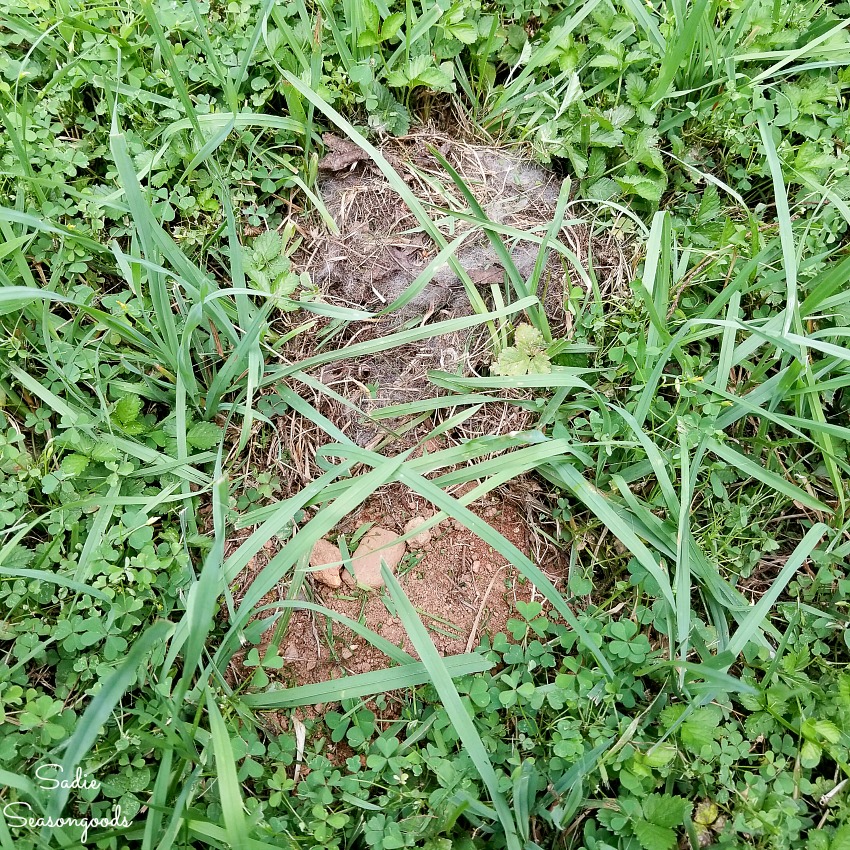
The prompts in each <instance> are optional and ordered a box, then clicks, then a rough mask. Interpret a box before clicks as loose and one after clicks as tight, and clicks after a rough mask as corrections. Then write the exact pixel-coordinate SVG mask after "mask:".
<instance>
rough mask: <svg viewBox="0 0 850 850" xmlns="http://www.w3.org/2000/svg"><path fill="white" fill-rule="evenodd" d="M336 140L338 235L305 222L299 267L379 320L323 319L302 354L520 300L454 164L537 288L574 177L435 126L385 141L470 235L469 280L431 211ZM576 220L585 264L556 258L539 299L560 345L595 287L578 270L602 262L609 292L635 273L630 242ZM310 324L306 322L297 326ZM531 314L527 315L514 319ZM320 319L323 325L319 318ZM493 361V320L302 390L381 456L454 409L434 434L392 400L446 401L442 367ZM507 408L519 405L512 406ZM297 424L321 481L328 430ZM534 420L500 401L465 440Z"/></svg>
mask: <svg viewBox="0 0 850 850" xmlns="http://www.w3.org/2000/svg"><path fill="white" fill-rule="evenodd" d="M325 141H326V147H327V151H328V152H327V154H326V156H325V158H324V159H323V160H322V161H321V162H320V176H319V180H318V182H317V190H318V194H319V195H320V196H321V198H322V199H323V202H324V205H325V208H326V211H327V214H328V215H329V216H330V217H331V218H332V219H333V221H334V222H335V224H336V227H337V228H338V232H334V231H333V228H331V227H329V226H328V224H327V217H325V218H323V217H322V216H320V215H319V214H318V213H315V214H314V215H313V216H312V217H310V218H309V219H307V220H306V221H304V220H300V221H299V222H298V228H299V231H300V233H301V235H302V243H301V245H300V248H299V249H298V251H297V252H296V253H295V254H294V255H293V258H292V259H293V264H294V267H295V268H296V269H297V270H298V271H299V272H301V271H304V272H308V273H309V274H310V276H311V278H312V281H313V283H314V285H316V286H317V288H318V290H319V292H320V293H321V297H322V299H323V300H324V301H325V302H327V303H328V304H333V305H336V306H340V307H348V308H355V309H358V310H368V311H370V312H372V313H373V314H374V316H375V318H373V319H370V320H366V321H352V322H349V323H347V324H346V325H345V326H344V327H339V326H337V325H335V324H334V323H333V322H330V321H325V320H320V321H318V322H317V323H316V325H315V328H314V330H312V331H311V332H310V333H309V334H307V335H303V334H302V335H301V336H302V337H304V336H306V337H308V338H307V339H306V340H302V341H299V339H298V338H296V339H295V340H293V343H294V345H293V346H290V347H289V349H288V350H287V357H288V359H290V360H292V361H297V360H300V359H303V358H304V357H307V356H309V355H310V354H312V353H315V350H316V349H323V348H324V347H326V346H327V345H328V344H330V345H332V346H333V347H335V348H339V347H342V346H347V345H351V344H356V343H361V342H367V341H370V340H376V339H379V338H383V337H386V336H387V335H388V334H390V333H394V332H398V331H402V330H406V329H413V328H418V327H421V326H427V325H432V324H434V323H437V322H441V321H446V320H450V319H459V318H463V317H467V316H471V315H473V313H474V312H475V308H474V306H473V301H474V302H476V303H477V305H478V307H479V309H480V308H481V307H482V306H483V307H484V308H485V309H492V308H494V307H495V306H498V305H500V304H501V303H508V302H510V301H512V300H516V299H517V297H518V295H517V293H516V292H514V291H513V289H514V287H513V284H512V283H510V282H509V280H508V278H506V269H505V268H504V264H503V262H502V259H501V258H500V255H499V254H498V252H497V250H496V249H495V248H494V247H493V245H492V244H491V242H490V239H489V238H488V236H487V233H486V232H485V230H484V229H483V228H481V227H480V225H479V224H478V223H476V222H475V221H470V220H469V216H470V215H474V210H473V206H472V205H471V204H470V202H469V200H468V199H467V198H466V197H465V196H464V194H463V191H462V190H461V189H460V188H458V187H457V186H456V185H455V183H454V182H453V180H452V177H451V175H450V173H449V171H448V170H447V169H446V167H445V166H444V165H443V163H442V162H441V160H440V158H441V157H443V158H445V160H446V161H447V162H448V163H449V165H450V167H451V168H453V169H454V170H455V171H456V172H457V173H458V174H459V175H460V176H461V177H462V178H463V180H464V182H465V184H466V186H467V187H468V189H469V191H470V192H471V193H472V194H473V195H474V197H475V198H476V200H477V203H478V204H479V205H480V207H481V209H482V210H483V212H484V215H485V216H486V218H487V219H489V220H490V221H491V222H494V223H496V224H497V225H499V226H500V227H501V228H503V231H502V235H501V239H502V240H503V242H504V243H505V246H506V248H507V250H508V253H509V254H510V256H511V259H512V261H513V263H514V265H515V266H516V268H517V270H518V271H519V274H520V276H521V277H522V279H523V281H528V280H529V279H530V278H531V276H532V273H533V271H534V268H535V263H536V261H537V258H538V253H539V243H540V240H541V239H542V238H543V237H544V235H545V234H546V232H547V229H548V227H549V226H550V223H551V221H552V220H553V217H554V215H555V210H556V205H557V201H558V195H559V191H560V181H559V180H558V179H557V178H556V177H555V175H554V174H552V172H550V171H547V170H546V169H544V168H542V167H541V166H539V165H537V164H535V163H534V162H531V161H529V160H528V159H527V158H524V157H523V156H522V155H521V154H520V152H517V151H515V150H512V149H507V148H499V147H494V146H492V145H486V144H480V143H468V142H465V141H461V140H458V139H457V138H452V137H450V136H448V135H445V134H441V133H437V132H432V131H428V130H425V129H420V130H418V131H417V132H416V133H415V134H411V135H409V136H407V137H404V138H401V139H388V140H386V141H385V142H384V143H383V144H381V145H380V148H379V149H380V153H381V155H382V156H383V158H384V159H385V160H386V161H387V162H388V163H389V164H390V165H391V166H392V168H393V169H395V171H396V173H397V174H398V175H399V177H400V179H401V180H403V182H404V183H405V185H406V186H407V188H408V189H409V190H410V192H411V193H412V195H413V196H414V197H415V198H416V199H417V201H418V202H419V204H421V205H422V207H423V208H424V209H425V210H426V212H427V213H428V215H429V216H430V218H431V220H432V221H433V222H434V225H435V227H436V228H437V229H438V230H439V231H440V233H441V234H442V236H443V238H444V239H445V240H446V241H447V242H449V243H451V242H453V241H454V240H460V244H459V247H457V249H456V251H455V253H454V257H455V259H456V261H457V263H458V264H459V267H460V268H461V269H462V270H463V274H459V269H458V267H457V266H453V265H452V263H451V262H450V261H449V260H447V259H446V260H444V261H442V262H440V263H439V264H436V263H434V260H435V258H436V257H437V255H438V246H437V244H436V242H435V241H434V240H433V239H432V238H431V237H430V236H429V235H428V234H426V233H425V232H423V228H422V225H421V224H420V222H419V220H418V219H417V216H416V215H415V214H414V213H413V212H412V211H411V210H410V209H409V208H408V206H407V205H406V204H405V203H404V201H403V200H402V199H401V197H400V196H399V193H398V192H397V191H396V189H395V188H394V187H393V185H392V184H391V182H390V180H389V179H388V178H387V176H386V175H385V174H384V173H383V172H382V171H381V170H380V168H378V166H377V165H376V164H375V163H374V162H372V161H371V160H370V159H369V158H368V157H366V156H364V154H363V152H362V151H361V150H360V149H359V148H358V147H357V146H356V145H353V144H352V143H351V142H348V141H346V140H344V139H341V138H339V137H336V136H333V135H330V134H328V135H327V136H326V139H325ZM450 211H451V212H455V213H459V214H460V217H458V216H455V215H451V214H450ZM575 212H576V210H575V209H571V210H570V211H569V213H568V215H567V217H566V223H565V224H564V226H563V227H562V228H561V231H560V232H559V234H558V238H559V240H560V241H561V243H562V244H563V245H564V246H565V247H566V249H567V250H568V252H569V253H571V254H572V257H573V258H574V260H573V259H570V258H569V257H567V256H565V255H564V254H561V253H558V252H556V251H550V252H549V254H548V255H547V257H546V258H545V263H544V265H543V269H542V273H541V276H540V279H539V283H538V286H537V292H536V294H537V295H538V297H539V298H540V299H541V301H542V302H543V303H544V305H545V309H546V314H547V318H548V322H549V325H550V327H551V329H552V333H553V336H554V337H555V338H559V337H569V335H570V331H571V314H570V313H569V311H568V310H567V309H566V307H565V291H566V289H567V288H568V287H569V286H571V285H575V284H578V283H581V281H582V276H581V273H580V272H579V271H578V270H577V268H576V266H575V264H574V263H575V262H577V263H578V265H580V266H581V267H582V268H583V269H584V268H587V267H589V265H590V264H591V262H592V265H593V267H594V268H595V270H596V276H597V279H598V280H599V282H600V289H601V290H603V291H604V290H606V288H608V286H609V284H610V285H615V282H614V283H612V281H613V278H614V277H618V278H621V277H622V275H623V273H624V270H625V268H626V264H625V263H624V261H623V257H622V252H621V251H620V250H619V249H618V246H617V245H615V244H614V243H611V244H609V242H610V240H607V241H606V240H600V239H598V238H595V237H593V236H592V235H591V230H590V228H589V227H588V226H587V225H586V224H584V223H582V222H579V221H577V220H576V218H575ZM464 216H466V218H464ZM603 243H604V244H603ZM432 266H433V267H432ZM427 268H430V270H431V272H432V274H431V276H430V279H428V280H427V282H425V281H423V282H420V283H416V281H417V278H418V277H419V276H420V275H421V273H422V272H423V271H425V270H426V269H427ZM467 276H468V277H467ZM464 277H467V279H464ZM415 283H416V285H414V284H415ZM303 318H304V316H303V315H296V314H293V315H291V316H290V318H289V321H292V322H295V321H301V320H302V319H303ZM523 320H524V319H523V317H521V316H518V317H515V319H514V321H515V322H518V321H523ZM311 321H314V322H315V321H316V319H315V317H313V318H312V319H311ZM326 334H327V339H325V335H326ZM331 340H332V341H331ZM299 344H301V345H304V346H305V347H304V348H303V350H296V349H297V346H298V345H299ZM492 360H493V352H492V347H491V341H490V338H489V333H488V331H487V330H486V329H485V328H482V327H480V326H479V327H476V328H471V329H469V328H468V329H463V330H456V331H452V332H450V333H443V334H437V335H434V336H431V337H428V338H426V339H422V340H420V341H417V342H416V343H414V344H410V345H403V346H395V347H393V348H391V349H388V350H385V351H377V352H374V353H372V354H370V355H369V356H368V357H359V358H354V357H350V358H347V359H345V360H344V361H341V362H337V363H331V364H328V365H326V366H324V367H321V368H319V369H316V370H314V371H312V372H310V373H309V375H310V377H311V378H313V379H316V382H317V383H315V384H313V385H312V386H306V385H304V384H300V383H298V382H293V384H292V388H293V389H294V390H295V391H296V392H297V393H299V394H300V395H302V396H303V397H304V398H305V399H306V400H308V401H309V403H310V404H311V405H313V406H314V407H315V408H316V410H318V411H319V412H320V413H321V414H322V415H323V416H325V417H327V419H328V420H329V421H330V422H331V423H332V424H333V425H334V426H335V427H336V428H338V429H339V430H341V431H342V432H343V433H345V434H346V436H348V438H349V439H351V440H352V441H353V442H355V443H357V444H358V445H360V446H369V447H370V448H374V447H375V446H376V445H378V444H379V443H383V444H384V445H387V444H390V443H392V442H393V441H395V440H397V439H398V438H399V436H400V435H403V434H407V433H408V428H412V429H413V430H412V436H413V438H414V440H415V439H416V438H420V437H421V436H422V435H423V434H425V433H427V430H428V428H427V426H428V425H430V427H433V425H434V424H437V422H438V421H439V420H440V418H441V417H444V415H447V414H442V413H438V414H435V415H434V417H433V418H432V419H429V420H428V422H427V423H424V424H423V426H422V427H421V428H420V427H418V426H417V425H410V422H411V420H412V419H415V417H411V416H407V417H405V416H398V417H393V416H386V415H381V414H380V413H379V412H380V411H381V409H382V408H385V407H387V406H394V405H403V404H405V403H407V402H411V401H418V400H421V399H423V398H429V397H434V396H438V395H441V394H443V392H444V391H443V390H441V389H440V388H438V387H437V386H435V385H434V384H433V383H432V382H431V381H430V380H429V376H428V373H429V371H432V370H438V371H442V372H448V373H452V374H460V375H467V376H483V375H487V374H488V373H489V368H490V364H491V362H492ZM506 408H511V410H510V411H507V412H506ZM448 415H450V414H448ZM287 420H288V421H286V422H282V423H281V430H282V431H285V432H289V434H290V435H291V436H292V437H293V445H294V449H293V452H294V455H295V457H296V466H297V467H298V468H299V469H302V470H304V472H305V473H307V474H306V475H305V477H306V478H308V479H309V478H310V477H312V475H311V474H310V473H311V472H314V471H315V470H314V469H313V466H312V460H311V454H312V452H311V445H312V439H313V438H312V437H310V436H309V435H311V434H313V435H314V436H318V435H317V434H316V428H315V425H313V424H311V423H310V422H309V421H306V420H304V417H302V416H301V415H300V414H297V413H290V414H289V415H288V417H287ZM302 420H303V421H302ZM530 420H531V417H530V416H529V415H526V412H525V411H524V410H523V409H522V407H521V406H517V405H516V404H513V403H511V402H504V403H501V402H499V403H491V404H490V405H488V407H487V408H485V409H483V410H482V411H481V412H480V415H478V416H476V417H475V420H474V421H472V422H469V423H468V424H467V432H468V433H466V434H464V435H463V436H464V437H469V436H480V435H483V434H498V433H503V432H502V431H499V430H494V429H498V428H499V427H500V426H503V425H504V426H505V427H506V428H507V429H508V430H523V429H525V428H526V427H529V422H530ZM473 431H474V432H475V433H472V432H473ZM305 435H308V436H305Z"/></svg>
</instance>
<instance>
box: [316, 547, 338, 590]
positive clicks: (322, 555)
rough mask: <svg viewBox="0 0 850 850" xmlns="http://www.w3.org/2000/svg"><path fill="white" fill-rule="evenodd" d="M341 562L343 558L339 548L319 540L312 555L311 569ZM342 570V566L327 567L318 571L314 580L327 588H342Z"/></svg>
mask: <svg viewBox="0 0 850 850" xmlns="http://www.w3.org/2000/svg"><path fill="white" fill-rule="evenodd" d="M341 560H342V556H341V555H340V553H339V547H338V546H335V545H334V544H333V543H331V542H330V541H329V540H325V539H322V540H317V541H316V545H315V546H314V547H313V551H312V552H311V553H310V566H311V567H322V566H324V565H325V564H333V563H334V562H335V561H341ZM341 568H342V567H341V565H337V566H335V567H327V568H326V569H324V570H316V571H315V572H314V573H313V578H314V579H315V580H316V581H318V582H320V583H321V584H324V585H325V586H326V587H332V588H337V587H341V586H342V579H341V578H340V577H339V571H340V569H341Z"/></svg>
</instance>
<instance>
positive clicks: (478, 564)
mask: <svg viewBox="0 0 850 850" xmlns="http://www.w3.org/2000/svg"><path fill="white" fill-rule="evenodd" d="M480 569H481V561H479V560H478V559H477V558H476V559H475V560H474V561H473V562H472V572H474V573H477V572H478V570H480Z"/></svg>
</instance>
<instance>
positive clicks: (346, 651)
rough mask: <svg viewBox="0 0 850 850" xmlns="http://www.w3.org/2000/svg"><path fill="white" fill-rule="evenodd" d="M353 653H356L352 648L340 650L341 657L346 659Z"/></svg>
mask: <svg viewBox="0 0 850 850" xmlns="http://www.w3.org/2000/svg"><path fill="white" fill-rule="evenodd" d="M353 654H354V653H353V652H352V651H351V650H350V649H343V650H342V652H340V657H341V658H343V659H344V660H345V661H348V659H349V658H351V656H352V655H353Z"/></svg>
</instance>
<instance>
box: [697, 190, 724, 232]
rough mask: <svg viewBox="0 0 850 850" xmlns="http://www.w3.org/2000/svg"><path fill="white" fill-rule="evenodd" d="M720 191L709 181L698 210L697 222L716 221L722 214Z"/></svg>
mask: <svg viewBox="0 0 850 850" xmlns="http://www.w3.org/2000/svg"><path fill="white" fill-rule="evenodd" d="M720 210H721V205H720V193H719V192H718V191H717V187H716V186H715V185H714V184H713V183H709V184H708V185H707V186H706V187H705V191H704V192H703V193H702V198H701V199H700V202H699V210H698V211H697V224H705V223H706V222H709V221H714V219H716V218H717V216H719V215H720Z"/></svg>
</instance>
